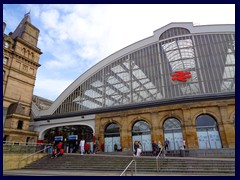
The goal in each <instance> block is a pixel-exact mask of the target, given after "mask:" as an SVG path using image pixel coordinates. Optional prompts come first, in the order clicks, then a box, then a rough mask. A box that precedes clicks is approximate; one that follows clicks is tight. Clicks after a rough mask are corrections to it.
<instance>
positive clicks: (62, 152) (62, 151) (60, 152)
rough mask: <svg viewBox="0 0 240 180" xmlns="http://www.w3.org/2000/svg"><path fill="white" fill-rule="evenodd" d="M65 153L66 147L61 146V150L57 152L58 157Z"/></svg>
mask: <svg viewBox="0 0 240 180" xmlns="http://www.w3.org/2000/svg"><path fill="white" fill-rule="evenodd" d="M63 154H64V149H63V148H61V149H60V151H59V153H58V154H57V157H60V156H62V155H63Z"/></svg>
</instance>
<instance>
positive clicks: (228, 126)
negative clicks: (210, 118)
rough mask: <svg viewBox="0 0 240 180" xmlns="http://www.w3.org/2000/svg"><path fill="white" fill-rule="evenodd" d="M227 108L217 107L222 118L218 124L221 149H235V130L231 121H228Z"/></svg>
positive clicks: (225, 106) (224, 106)
mask: <svg viewBox="0 0 240 180" xmlns="http://www.w3.org/2000/svg"><path fill="white" fill-rule="evenodd" d="M227 108H228V107H227V105H223V106H219V111H220V114H221V118H222V119H221V122H220V123H219V124H218V128H219V134H220V137H221V141H222V145H223V148H235V128H234V126H233V119H230V116H229V114H228V111H227Z"/></svg>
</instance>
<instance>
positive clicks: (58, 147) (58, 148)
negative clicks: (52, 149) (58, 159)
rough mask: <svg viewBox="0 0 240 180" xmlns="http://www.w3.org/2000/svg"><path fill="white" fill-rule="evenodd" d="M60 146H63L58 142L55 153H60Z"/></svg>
mask: <svg viewBox="0 0 240 180" xmlns="http://www.w3.org/2000/svg"><path fill="white" fill-rule="evenodd" d="M62 146H63V143H62V142H61V141H60V142H59V143H58V145H57V153H59V152H60V149H61V148H62Z"/></svg>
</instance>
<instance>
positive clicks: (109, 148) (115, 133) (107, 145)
mask: <svg viewBox="0 0 240 180" xmlns="http://www.w3.org/2000/svg"><path fill="white" fill-rule="evenodd" d="M115 144H116V145H117V149H121V144H120V127H119V125H118V124H116V123H111V124H109V125H108V126H107V127H106V129H105V132H104V151H105V152H113V151H114V145H115Z"/></svg>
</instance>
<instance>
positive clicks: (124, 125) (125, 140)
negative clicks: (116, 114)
mask: <svg viewBox="0 0 240 180" xmlns="http://www.w3.org/2000/svg"><path fill="white" fill-rule="evenodd" d="M120 121H121V123H120V124H121V132H120V138H121V139H120V141H121V147H122V151H130V149H131V148H130V146H131V138H129V133H128V119H127V117H126V116H122V117H121V120H120Z"/></svg>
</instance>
